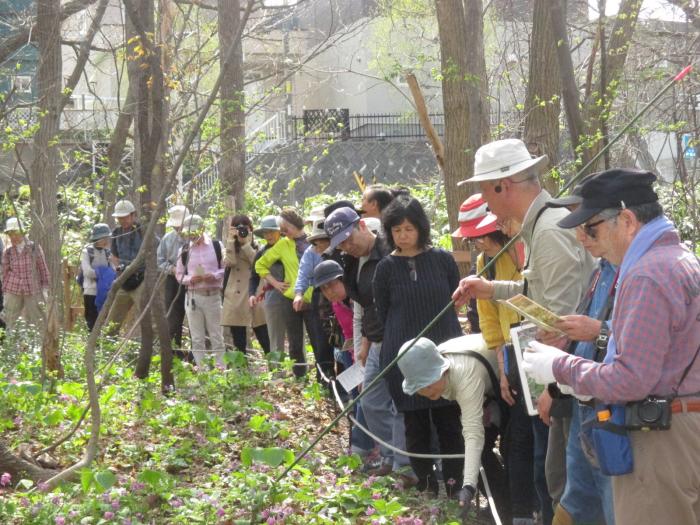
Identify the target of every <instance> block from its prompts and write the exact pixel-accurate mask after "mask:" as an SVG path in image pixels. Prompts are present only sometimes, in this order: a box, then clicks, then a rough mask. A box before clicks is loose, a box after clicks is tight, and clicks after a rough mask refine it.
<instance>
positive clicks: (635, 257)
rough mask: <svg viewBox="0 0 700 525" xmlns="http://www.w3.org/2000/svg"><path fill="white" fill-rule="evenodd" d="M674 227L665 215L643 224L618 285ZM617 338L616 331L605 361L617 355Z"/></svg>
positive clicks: (621, 268)
mask: <svg viewBox="0 0 700 525" xmlns="http://www.w3.org/2000/svg"><path fill="white" fill-rule="evenodd" d="M674 229H675V227H674V226H673V223H672V222H671V221H669V220H668V219H667V218H666V217H665V216H663V215H662V216H661V217H657V218H656V219H654V220H652V221H651V222H648V223H647V224H645V225H644V226H642V228H641V229H640V230H639V232H638V233H637V235H635V237H634V239H633V240H632V244H630V247H629V248H628V249H627V252H626V253H625V256H624V258H623V259H622V264H621V265H620V273H619V275H618V277H617V286H620V283H621V282H622V281H623V279H624V278H625V275H627V272H629V270H630V269H631V268H632V267H633V266H634V265H635V264H636V263H637V261H639V259H641V258H642V257H643V256H644V254H645V253H647V252H648V251H649V250H650V249H651V247H652V246H654V244H655V243H656V241H658V240H659V238H660V237H661V236H662V235H663V234H665V233H668V232H672V231H674ZM613 313H614V312H613ZM615 339H616V338H615V333H613V336H612V337H611V338H610V340H609V341H608V350H607V353H606V355H605V359H604V360H603V362H604V363H612V362H613V360H614V359H615V356H616V355H617V343H616V342H615Z"/></svg>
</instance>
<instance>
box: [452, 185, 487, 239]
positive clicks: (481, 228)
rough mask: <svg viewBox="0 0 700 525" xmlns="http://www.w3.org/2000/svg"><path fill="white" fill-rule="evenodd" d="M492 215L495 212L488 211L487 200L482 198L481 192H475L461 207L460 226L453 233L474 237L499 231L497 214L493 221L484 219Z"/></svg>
mask: <svg viewBox="0 0 700 525" xmlns="http://www.w3.org/2000/svg"><path fill="white" fill-rule="evenodd" d="M491 215H493V214H492V213H489V212H488V208H487V206H486V201H484V199H483V198H482V196H481V193H475V194H474V195H472V196H471V197H469V198H468V199H467V200H465V201H464V202H463V203H462V205H461V206H460V207H459V216H458V220H459V228H457V229H456V230H455V231H454V232H453V233H452V236H453V237H463V238H473V237H482V236H483V235H487V234H489V233H493V232H495V231H497V230H498V227H497V226H496V220H495V215H494V220H493V221H490V222H488V221H485V220H484V219H486V218H487V217H489V216H491ZM484 223H486V224H484Z"/></svg>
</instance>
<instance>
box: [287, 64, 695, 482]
mask: <svg viewBox="0 0 700 525" xmlns="http://www.w3.org/2000/svg"><path fill="white" fill-rule="evenodd" d="M691 69H692V66H686V67H685V68H683V70H682V71H681V72H680V73H678V74H677V75H676V76H675V77H673V78H672V79H671V80H670V81H669V82H668V83H667V84H666V85H665V86H664V87H663V88H662V89H661V91H659V92H658V93H657V94H656V95H655V96H654V98H652V99H651V100H650V101H649V102H648V103H647V104H646V105H645V106H644V107H643V108H642V109H640V110H639V111H638V112H637V114H636V115H635V116H634V117H632V120H631V121H630V122H629V123H627V125H626V126H625V127H624V128H622V131H620V132H619V133H618V134H617V135H615V137H614V138H613V139H612V140H610V142H608V144H606V145H605V147H604V148H602V149H601V150H600V151H599V152H598V153H597V154H596V155H595V156H594V157H593V158H592V159H591V160H590V161H588V163H587V164H586V165H585V166H584V167H583V168H581V169H580V170H579V171H578V172H577V173H576V175H574V176H573V177H572V179H571V180H570V181H569V183H568V184H566V185H565V186H564V187H563V188H562V189H561V190H560V191H559V192H558V193H557V197H559V196H561V195H562V194H563V193H564V192H565V191H566V190H567V189H568V188H569V187H570V186H572V185H573V184H575V183H576V181H578V180H579V179H581V177H583V176H584V174H585V173H586V170H587V169H588V168H589V167H590V166H592V165H593V163H594V162H595V161H597V160H598V159H599V158H600V157H601V155H604V154H605V152H606V151H607V150H608V149H609V148H611V147H612V146H613V144H615V143H616V142H617V141H618V140H620V138H621V137H622V135H623V134H624V133H625V132H626V131H627V130H628V129H629V128H630V127H632V126H633V125H634V123H635V122H636V121H637V120H638V119H639V118H640V117H641V116H642V115H643V114H644V113H645V112H646V111H648V110H649V108H651V107H652V106H653V105H654V103H655V102H656V101H657V100H659V98H661V96H662V95H663V94H664V93H665V92H666V91H668V90H669V89H670V88H671V86H673V85H674V84H675V83H676V82H679V81H680V80H682V79H683V78H684V77H685V76H686V75H687V74H688V73H690V71H691ZM518 236H519V234H518V235H516V236H514V237H513V238H512V239H511V240H510V241H508V243H507V244H506V245H505V246H504V247H503V248H502V249H501V251H499V252H498V253H497V254H496V255H495V256H494V257H493V258H492V259H491V260H490V261H489V262H488V264H486V265H485V266H484V267H483V268H482V269H481V271H480V272H478V273H477V277H480V276H481V275H483V274H484V273H485V272H486V271H487V270H488V269H489V268H490V267H491V266H492V265H493V264H494V263H495V261H496V259H498V258H499V257H500V256H501V255H502V254H503V253H505V252H506V251H507V250H508V248H509V247H510V246H511V245H512V244H513V243H514V242H515V241H516V239H517V238H518ZM454 305H455V302H454V300H452V301H450V302H449V303H448V304H447V306H445V307H444V308H443V309H442V310H441V311H440V313H438V314H437V315H436V316H435V318H434V319H433V320H432V321H430V323H428V325H427V326H426V327H425V328H423V330H421V331H420V333H419V334H418V335H417V336H416V337H415V338H414V339H413V341H411V344H410V345H409V346H408V348H407V349H406V351H408V350H409V349H411V348H412V347H413V345H414V344H415V342H416V341H417V340H418V339H420V338H421V337H423V336H424V335H425V334H426V333H427V332H428V331H429V330H430V329H431V328H432V327H433V326H435V324H436V323H437V322H438V321H439V320H440V319H441V318H442V316H443V315H445V314H446V313H447V312H448V311H449V310H450V309H452V308H454ZM404 354H405V352H404V353H400V354H398V355H397V356H396V357H395V358H394V359H393V360H392V361H391V362H390V363H389V364H388V365H387V366H386V367H385V368H384V370H382V371H381V372H380V373H379V374H378V375H377V376H376V377H375V378H374V379H373V380H372V381H371V382H370V383H369V384H368V385H366V386H365V387H364V388H363V389H362V392H360V394H359V395H358V396H357V397H356V398H355V399H353V400H352V401H350V403H348V404H347V406H346V407H345V408H344V409H343V410H342V411H341V412H340V414H338V416H337V417H336V418H335V419H334V420H333V421H331V422H330V423H329V424H328V425H327V426H326V428H324V429H323V430H322V431H321V433H320V434H319V435H318V436H316V437H315V438H314V439H313V440H312V441H311V443H309V444H308V445H307V446H306V447H305V448H304V450H302V451H301V452H300V453H299V454H298V455H297V456H296V458H295V459H294V461H293V462H292V463H291V464H290V465H289V466H287V468H285V469H284V471H283V472H282V473H281V474H280V475H279V476H277V478H276V479H275V484H277V483H278V482H279V481H280V480H282V479H283V478H284V477H285V476H286V475H287V474H288V473H289V472H290V471H291V470H292V469H293V468H294V467H295V466H296V465H297V464H298V463H299V461H301V460H302V459H303V458H304V456H306V454H308V453H309V452H310V451H311V450H312V449H313V448H314V447H315V446H316V445H317V444H318V442H319V441H321V439H323V437H324V436H325V435H326V434H328V432H330V431H331V429H332V428H333V427H334V426H335V425H337V424H338V422H339V421H340V420H341V419H342V418H343V417H345V416H346V415H347V414H348V413H349V412H350V410H352V409H353V408H355V405H356V404H357V403H358V402H359V401H360V400H361V399H362V397H363V396H364V395H365V394H366V393H367V392H369V391H370V390H371V389H372V387H374V385H376V384H377V383H378V382H379V381H381V380H382V379H383V378H384V376H385V375H386V374H387V373H388V372H389V370H391V369H392V368H393V367H394V365H396V363H398V362H399V359H401V358H402V357H403V356H404Z"/></svg>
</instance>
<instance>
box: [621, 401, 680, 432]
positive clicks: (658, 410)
mask: <svg viewBox="0 0 700 525" xmlns="http://www.w3.org/2000/svg"><path fill="white" fill-rule="evenodd" d="M625 427H626V428H627V430H668V429H670V428H671V401H670V400H669V399H666V398H663V397H654V396H649V397H647V398H645V399H642V400H641V401H634V402H632V403H627V405H625Z"/></svg>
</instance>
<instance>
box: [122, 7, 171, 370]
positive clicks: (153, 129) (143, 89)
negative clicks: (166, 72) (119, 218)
mask: <svg viewBox="0 0 700 525" xmlns="http://www.w3.org/2000/svg"><path fill="white" fill-rule="evenodd" d="M125 6H126V8H127V9H126V10H127V16H128V17H130V19H131V24H130V25H131V27H132V28H133V30H134V32H135V35H134V36H132V37H131V38H130V39H129V41H130V46H129V52H130V54H131V55H130V56H131V58H132V59H133V60H134V62H136V64H137V65H138V67H137V68H131V69H130V70H129V75H130V77H129V82H130V84H131V85H132V86H133V87H134V91H135V93H134V97H135V121H134V136H135V139H137V140H135V148H134V164H135V166H138V171H139V175H140V176H139V179H140V181H141V184H142V185H143V188H144V191H143V193H142V195H141V198H142V207H141V217H142V220H143V222H144V223H145V222H149V221H150V219H151V214H152V213H153V210H154V209H155V206H154V205H153V204H154V197H153V195H152V193H153V191H157V190H156V187H155V186H154V183H155V182H160V181H161V176H160V173H159V171H160V170H161V169H162V152H163V149H162V147H161V143H162V138H163V133H162V129H163V71H162V69H161V66H162V63H161V56H160V47H159V46H158V45H156V43H155V41H154V40H153V35H154V34H155V18H154V3H153V0H142V1H140V2H132V1H127V2H125ZM158 188H160V184H158ZM143 243H144V244H145V246H143V248H142V249H143V250H144V253H145V264H146V272H145V278H144V282H143V284H142V285H141V286H143V287H144V293H143V295H142V301H141V311H142V312H144V315H143V318H142V320H141V348H140V350H139V356H138V360H137V363H136V371H135V375H136V376H137V377H139V378H141V379H145V378H146V377H148V373H149V370H150V364H151V356H152V355H153V343H154V334H153V321H155V322H156V323H157V326H158V327H159V328H158V330H159V332H160V333H167V329H165V330H164V329H163V327H161V326H160V325H163V324H164V322H165V320H164V319H163V318H162V316H160V317H155V318H154V317H153V316H152V313H151V311H150V306H149V303H150V302H151V301H150V299H151V297H152V295H153V294H158V295H160V293H161V290H160V289H158V288H156V286H155V283H156V280H157V270H156V265H155V257H154V255H155V243H156V239H155V236H153V238H149V237H147V236H145V235H144V239H143ZM156 302H160V297H157V299H156ZM165 341H166V343H165V344H167V341H168V337H167V336H166V337H165ZM162 343H163V341H161V344H162Z"/></svg>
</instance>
